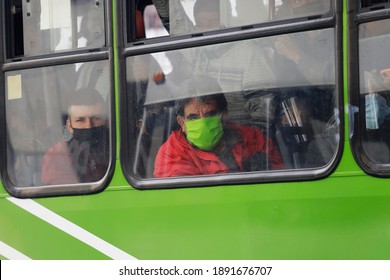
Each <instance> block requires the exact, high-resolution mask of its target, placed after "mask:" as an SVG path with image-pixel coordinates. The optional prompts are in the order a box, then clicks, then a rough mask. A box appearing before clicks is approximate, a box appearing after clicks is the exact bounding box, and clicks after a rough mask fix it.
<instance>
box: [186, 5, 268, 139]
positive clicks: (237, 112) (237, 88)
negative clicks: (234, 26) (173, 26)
mask: <svg viewBox="0 0 390 280" xmlns="http://www.w3.org/2000/svg"><path fill="white" fill-rule="evenodd" d="M228 4H229V2H226V5H228ZM227 10H229V9H227ZM227 16H228V15H227ZM194 18H195V25H196V28H198V30H200V31H204V30H210V29H219V28H221V27H223V26H222V24H221V21H220V2H219V0H197V1H196V2H195V5H194ZM269 63H270V62H269V60H268V57H267V54H266V52H265V51H264V50H263V49H262V48H260V47H259V45H258V44H255V43H253V42H252V41H248V40H246V41H239V42H234V43H225V44H216V45H210V46H207V47H203V48H199V49H198V50H197V53H196V54H195V56H194V60H193V64H194V69H193V72H192V75H195V76H196V75H207V76H210V77H212V78H214V79H216V80H217V81H218V82H219V84H220V86H221V88H222V90H223V92H224V94H225V97H226V99H227V102H228V105H229V118H230V119H231V120H234V121H236V122H238V123H241V124H245V125H253V126H256V127H258V128H260V129H261V130H264V131H267V132H268V131H269V129H270V126H271V125H272V124H273V122H274V115H275V100H274V98H273V96H272V95H271V94H270V93H269V91H268V90H267V89H268V88H270V87H274V86H275V77H274V75H273V71H272V68H271V65H270V64H269Z"/></svg>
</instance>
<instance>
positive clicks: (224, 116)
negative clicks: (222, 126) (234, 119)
mask: <svg viewBox="0 0 390 280" xmlns="http://www.w3.org/2000/svg"><path fill="white" fill-rule="evenodd" d="M227 116H228V109H227V108H226V109H225V110H224V111H223V112H222V119H227Z"/></svg>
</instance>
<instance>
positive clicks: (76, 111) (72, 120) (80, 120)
mask: <svg viewBox="0 0 390 280" xmlns="http://www.w3.org/2000/svg"><path fill="white" fill-rule="evenodd" d="M69 112H70V117H69V120H68V121H67V127H68V129H69V132H70V133H73V128H76V129H77V128H78V129H86V128H93V127H99V126H102V125H105V124H106V116H105V114H104V112H103V107H102V105H101V104H96V105H73V106H71V107H70V110H69Z"/></svg>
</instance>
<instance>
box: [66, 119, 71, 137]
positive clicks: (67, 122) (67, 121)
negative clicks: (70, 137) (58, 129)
mask: <svg viewBox="0 0 390 280" xmlns="http://www.w3.org/2000/svg"><path fill="white" fill-rule="evenodd" d="M66 128H67V129H68V131H69V133H70V134H73V128H72V125H71V123H70V120H69V119H67V120H66Z"/></svg>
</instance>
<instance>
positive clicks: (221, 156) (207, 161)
mask: <svg viewBox="0 0 390 280" xmlns="http://www.w3.org/2000/svg"><path fill="white" fill-rule="evenodd" d="M196 84H197V85H198V86H202V84H201V83H196ZM176 106H177V122H178V124H179V126H180V129H179V130H176V131H173V132H172V134H171V135H170V136H169V138H168V140H167V141H166V142H165V143H164V144H163V145H162V146H161V147H160V149H159V151H158V153H157V156H156V161H155V166H154V176H155V177H175V176H191V175H206V174H218V173H228V172H240V171H255V170H265V169H266V168H265V166H264V161H265V158H267V159H268V160H269V163H270V168H271V169H282V168H284V163H283V161H282V159H281V156H280V154H279V151H278V150H277V149H276V147H275V146H274V145H273V144H272V140H270V139H267V138H266V136H265V135H264V134H263V133H262V132H261V131H260V130H259V129H257V128H255V127H249V126H245V125H240V124H237V123H234V122H230V121H227V120H226V118H227V115H228V108H227V102H226V99H225V96H224V95H223V94H222V93H219V94H212V95H205V96H199V97H190V98H185V99H182V100H179V101H178V102H177V105H176ZM267 140H268V147H267Z"/></svg>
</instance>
